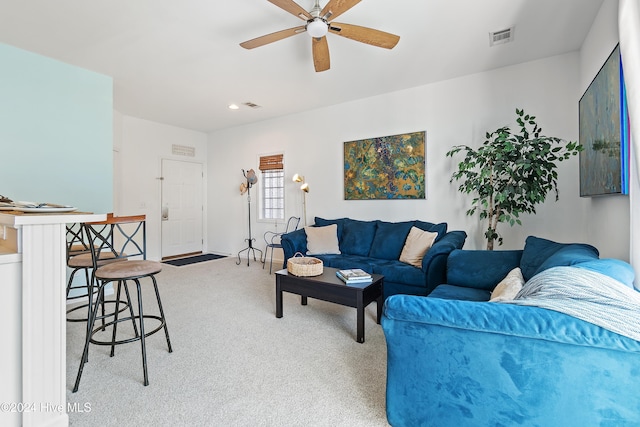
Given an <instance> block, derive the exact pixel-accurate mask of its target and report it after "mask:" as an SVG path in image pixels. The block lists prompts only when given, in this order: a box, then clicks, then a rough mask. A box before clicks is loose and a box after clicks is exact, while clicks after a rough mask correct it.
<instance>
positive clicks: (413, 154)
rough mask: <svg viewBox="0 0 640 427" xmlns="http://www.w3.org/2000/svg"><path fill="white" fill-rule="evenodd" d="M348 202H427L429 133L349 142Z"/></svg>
mask: <svg viewBox="0 0 640 427" xmlns="http://www.w3.org/2000/svg"><path fill="white" fill-rule="evenodd" d="M344 198H345V200H371V199H425V198H426V182H425V132H414V133H406V134H401V135H392V136H384V137H380V138H370V139H362V140H359V141H349V142H345V143H344Z"/></svg>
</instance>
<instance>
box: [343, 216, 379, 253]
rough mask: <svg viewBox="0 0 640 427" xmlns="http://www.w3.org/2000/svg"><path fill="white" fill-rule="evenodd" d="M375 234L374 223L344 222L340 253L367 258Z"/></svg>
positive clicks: (348, 220)
mask: <svg viewBox="0 0 640 427" xmlns="http://www.w3.org/2000/svg"><path fill="white" fill-rule="evenodd" d="M375 234H376V221H358V220H355V219H348V218H346V219H345V220H344V223H343V225H342V238H341V239H340V252H342V253H343V254H349V255H360V256H369V250H370V249H371V243H372V242H373V237H374V236H375Z"/></svg>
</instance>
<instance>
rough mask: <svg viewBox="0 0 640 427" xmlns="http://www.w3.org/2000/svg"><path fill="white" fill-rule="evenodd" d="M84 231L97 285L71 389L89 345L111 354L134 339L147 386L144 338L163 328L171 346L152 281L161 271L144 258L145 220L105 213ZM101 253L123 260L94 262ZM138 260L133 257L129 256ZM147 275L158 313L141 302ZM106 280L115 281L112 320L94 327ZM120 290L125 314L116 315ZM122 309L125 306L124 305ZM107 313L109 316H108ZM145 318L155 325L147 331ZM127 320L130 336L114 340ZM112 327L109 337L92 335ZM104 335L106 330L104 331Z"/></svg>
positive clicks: (155, 283)
mask: <svg viewBox="0 0 640 427" xmlns="http://www.w3.org/2000/svg"><path fill="white" fill-rule="evenodd" d="M84 228H85V231H86V233H87V236H88V238H89V242H90V244H91V249H92V250H91V252H90V254H91V255H92V260H93V265H94V273H93V274H94V277H95V283H96V286H97V287H98V291H97V295H98V299H97V301H96V303H95V304H94V305H93V307H94V309H93V310H92V312H91V316H90V319H89V326H88V329H87V337H86V339H85V343H84V350H83V354H82V358H81V360H80V367H79V368H78V375H77V377H76V382H75V385H74V387H73V392H74V393H75V392H76V391H78V387H79V386H80V379H81V377H82V372H83V370H84V365H85V363H86V361H87V356H88V354H89V345H90V344H96V345H104V346H110V347H111V353H110V355H111V357H113V356H114V354H115V346H116V345H120V344H126V343H130V342H134V341H140V346H141V351H142V368H143V373H144V385H145V386H147V385H149V376H148V373H147V352H146V343H145V338H147V337H148V336H150V335H152V334H154V333H156V332H158V331H160V330H161V329H164V333H165V337H166V340H167V347H168V349H169V353H171V352H173V349H172V348H171V341H170V339H169V331H168V329H167V323H166V320H165V316H164V310H163V308H162V301H161V300H160V293H159V291H158V284H157V282H156V278H155V275H156V274H158V273H159V272H160V271H161V270H162V266H161V264H160V263H158V262H155V261H148V260H147V259H146V222H145V216H144V215H138V216H128V217H113V216H109V217H108V218H107V220H106V221H103V222H97V223H88V224H84ZM101 254H110V256H113V258H115V259H122V258H125V259H126V260H124V261H121V262H113V263H109V264H105V265H98V261H99V259H100V257H101ZM136 257H137V258H138V259H133V258H136ZM145 278H148V279H150V281H151V283H152V284H153V288H154V291H155V296H156V301H157V304H158V310H159V315H151V314H144V311H143V303H142V288H141V287H142V285H141V279H145ZM129 282H133V283H135V285H136V290H137V300H138V304H137V308H138V313H137V314H136V313H135V312H134V309H133V304H131V295H130V292H129ZM109 283H114V284H115V283H117V285H116V296H115V304H116V308H115V311H114V313H113V320H111V321H109V322H107V323H106V324H105V325H104V328H103V327H97V328H95V322H96V319H98V318H99V316H98V310H97V307H98V306H99V305H100V304H102V303H103V301H104V287H105V286H106V285H107V284H109ZM122 289H124V292H125V294H126V297H127V303H125V304H126V305H127V306H128V309H129V316H127V317H122V318H120V317H119V314H120V313H121V312H122V311H123V310H122V309H120V304H121V303H122V302H121V301H120V296H121V292H122ZM125 310H126V307H125ZM108 316H110V315H108ZM148 320H154V321H156V322H157V323H158V325H157V326H156V327H155V328H154V329H153V330H151V331H149V332H145V323H146V322H147V321H148ZM128 321H131V323H132V327H133V335H134V336H133V337H131V338H124V339H118V337H117V329H118V324H119V323H121V322H128ZM109 327H112V328H113V329H112V331H111V337H110V338H109V339H107V338H105V339H101V338H100V337H98V336H96V334H98V333H100V332H102V331H103V330H104V329H106V328H109ZM106 333H107V334H108V332H106Z"/></svg>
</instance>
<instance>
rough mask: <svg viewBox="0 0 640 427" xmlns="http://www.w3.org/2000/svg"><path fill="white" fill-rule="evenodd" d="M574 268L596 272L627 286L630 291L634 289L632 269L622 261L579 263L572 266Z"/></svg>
mask: <svg viewBox="0 0 640 427" xmlns="http://www.w3.org/2000/svg"><path fill="white" fill-rule="evenodd" d="M574 267H578V268H586V269H588V270H593V271H597V272H598V273H602V274H605V275H607V276H609V277H612V278H614V279H616V280H617V281H618V282H620V283H623V284H625V285H627V286H628V287H630V288H631V289H634V287H633V280H634V279H635V272H634V271H633V267H631V265H630V264H628V263H626V262H624V261H622V260H619V259H613V258H604V259H598V260H593V261H587V262H581V263H579V264H576V265H574Z"/></svg>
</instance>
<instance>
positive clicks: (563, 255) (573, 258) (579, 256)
mask: <svg viewBox="0 0 640 427" xmlns="http://www.w3.org/2000/svg"><path fill="white" fill-rule="evenodd" d="M597 259H598V251H597V250H596V248H594V247H593V246H591V245H585V244H582V243H573V244H568V245H563V246H562V247H561V248H560V249H558V250H557V251H555V252H554V253H553V254H552V255H551V256H549V258H547V259H546V260H545V261H544V262H543V263H542V264H540V267H538V269H537V270H536V272H535V274H538V273H540V272H542V271H544V270H546V269H548V268H551V267H564V266H571V265H575V264H579V263H581V262H587V261H592V260H597Z"/></svg>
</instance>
